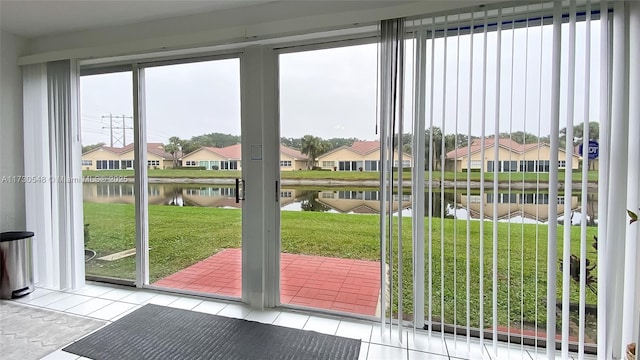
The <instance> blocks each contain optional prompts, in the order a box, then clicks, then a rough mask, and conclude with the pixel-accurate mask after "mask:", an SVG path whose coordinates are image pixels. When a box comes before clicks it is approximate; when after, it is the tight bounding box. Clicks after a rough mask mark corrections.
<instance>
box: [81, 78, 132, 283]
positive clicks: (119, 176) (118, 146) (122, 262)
mask: <svg viewBox="0 0 640 360" xmlns="http://www.w3.org/2000/svg"><path fill="white" fill-rule="evenodd" d="M132 94H133V89H132V74H131V72H130V71H126V72H116V73H106V74H99V75H86V76H82V77H81V78H80V100H81V112H80V114H81V118H82V120H81V121H82V122H81V128H82V175H83V184H82V190H83V194H82V195H83V211H84V244H85V271H86V275H87V278H89V279H92V278H100V279H119V280H130V281H133V280H135V278H136V260H135V247H136V230H135V216H134V213H135V209H134V203H135V197H134V196H135V195H134V192H133V178H134V171H133V168H132V166H131V165H132V163H131V162H132V160H133V153H130V154H131V156H123V155H126V154H125V153H127V151H128V150H131V149H133V131H132V120H131V116H132V114H133V100H132Z"/></svg>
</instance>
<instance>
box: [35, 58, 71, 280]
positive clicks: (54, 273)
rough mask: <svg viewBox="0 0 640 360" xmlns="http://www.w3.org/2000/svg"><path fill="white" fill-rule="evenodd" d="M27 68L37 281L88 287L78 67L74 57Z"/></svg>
mask: <svg viewBox="0 0 640 360" xmlns="http://www.w3.org/2000/svg"><path fill="white" fill-rule="evenodd" d="M24 69H25V71H24V78H23V84H24V85H23V86H24V104H25V112H24V114H25V117H24V136H25V141H24V144H25V148H24V159H25V180H26V181H25V182H26V184H25V200H26V202H27V208H28V209H29V211H27V214H26V219H27V227H28V228H30V229H33V231H34V233H35V235H36V237H35V239H34V242H33V246H34V249H35V250H34V260H35V262H36V263H37V264H38V268H37V271H38V274H37V276H36V281H37V283H38V285H40V286H42V287H47V288H53V289H68V288H73V289H75V288H79V287H82V286H84V241H83V217H82V186H81V185H82V184H81V181H82V174H81V172H80V169H81V166H80V153H81V145H80V127H79V117H78V83H79V78H78V71H77V70H78V69H77V62H76V61H72V60H63V61H55V62H50V63H47V64H38V65H30V66H26V67H25V68H24Z"/></svg>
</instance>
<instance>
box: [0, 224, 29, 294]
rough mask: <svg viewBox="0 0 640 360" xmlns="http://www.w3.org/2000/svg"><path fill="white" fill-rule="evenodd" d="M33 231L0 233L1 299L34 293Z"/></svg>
mask: <svg viewBox="0 0 640 360" xmlns="http://www.w3.org/2000/svg"><path fill="white" fill-rule="evenodd" d="M33 235H34V234H33V232H31V231H7V232H3V233H0V299H12V298H17V297H21V296H24V295H27V294H29V293H31V292H32V291H33V262H32V259H31V252H32V248H31V246H32V244H31V238H32V237H33Z"/></svg>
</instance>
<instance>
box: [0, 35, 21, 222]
mask: <svg viewBox="0 0 640 360" xmlns="http://www.w3.org/2000/svg"><path fill="white" fill-rule="evenodd" d="M26 45H27V44H26V40H25V39H22V38H20V37H18V36H15V35H13V34H10V33H7V32H5V31H2V32H1V37H0V57H1V60H0V84H1V85H0V105H1V106H0V129H2V130H0V179H1V181H0V201H1V205H0V231H10V230H25V228H24V227H25V205H24V182H23V181H22V180H23V179H20V178H14V177H16V176H24V158H23V156H22V154H23V152H24V151H23V149H24V145H23V140H22V139H23V136H22V135H23V130H22V70H21V68H20V67H19V66H18V65H17V59H18V57H19V56H21V55H22V54H23V53H24V50H25V49H26Z"/></svg>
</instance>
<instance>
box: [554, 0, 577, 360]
mask: <svg viewBox="0 0 640 360" xmlns="http://www.w3.org/2000/svg"><path fill="white" fill-rule="evenodd" d="M568 64H569V66H568V69H567V105H566V106H567V119H566V123H565V125H566V127H565V143H566V146H565V166H567V165H568V164H571V159H572V156H573V121H574V114H575V108H574V101H575V100H574V99H575V64H576V2H575V0H571V2H570V6H569V58H568ZM551 166H553V167H554V168H556V169H557V168H558V164H557V163H556V164H555V165H554V164H551ZM571 189H572V172H571V171H565V174H564V222H563V224H564V229H563V230H564V237H563V255H562V267H563V268H562V358H563V359H565V360H566V359H568V358H569V301H570V298H569V294H570V290H571V283H570V281H571V278H570V277H569V275H570V271H571V261H570V260H571V259H570V258H571V222H572V216H571V215H572V214H571Z"/></svg>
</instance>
